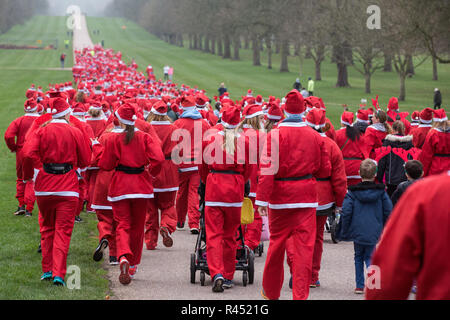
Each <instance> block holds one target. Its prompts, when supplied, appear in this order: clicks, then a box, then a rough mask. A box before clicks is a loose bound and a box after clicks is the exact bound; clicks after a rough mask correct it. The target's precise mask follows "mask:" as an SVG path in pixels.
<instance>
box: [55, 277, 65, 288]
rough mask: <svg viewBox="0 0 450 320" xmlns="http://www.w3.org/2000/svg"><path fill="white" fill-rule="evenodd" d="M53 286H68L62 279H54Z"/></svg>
mask: <svg viewBox="0 0 450 320" xmlns="http://www.w3.org/2000/svg"><path fill="white" fill-rule="evenodd" d="M53 284H54V285H55V286H58V287H65V286H66V283H65V282H64V279H63V278H61V277H55V278H54V279H53Z"/></svg>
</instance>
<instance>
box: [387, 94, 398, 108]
mask: <svg viewBox="0 0 450 320" xmlns="http://www.w3.org/2000/svg"><path fill="white" fill-rule="evenodd" d="M387 109H388V111H398V99H397V98H396V97H392V98H391V99H390V100H389V103H388V107H387Z"/></svg>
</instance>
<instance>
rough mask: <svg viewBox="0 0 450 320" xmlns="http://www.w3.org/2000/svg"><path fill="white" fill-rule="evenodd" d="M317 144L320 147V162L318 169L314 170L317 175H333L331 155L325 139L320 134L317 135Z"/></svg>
mask: <svg viewBox="0 0 450 320" xmlns="http://www.w3.org/2000/svg"><path fill="white" fill-rule="evenodd" d="M316 141H317V144H318V145H319V148H320V160H319V161H320V162H319V163H317V170H316V171H314V172H313V174H314V176H316V177H330V176H331V162H330V160H331V155H330V154H329V152H328V150H327V146H326V143H325V139H323V138H322V137H321V136H320V135H319V134H317V137H316Z"/></svg>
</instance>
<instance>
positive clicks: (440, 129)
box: [419, 109, 450, 177]
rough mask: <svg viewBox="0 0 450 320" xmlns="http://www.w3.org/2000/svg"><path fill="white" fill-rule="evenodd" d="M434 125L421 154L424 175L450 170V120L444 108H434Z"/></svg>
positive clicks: (420, 159)
mask: <svg viewBox="0 0 450 320" xmlns="http://www.w3.org/2000/svg"><path fill="white" fill-rule="evenodd" d="M433 113H434V117H433V121H434V123H435V124H434V127H433V129H431V130H430V132H428V135H427V138H426V140H425V143H424V145H423V148H422V153H421V154H420V156H419V161H420V162H422V164H423V172H424V176H425V177H427V176H432V175H437V174H441V173H443V172H446V171H448V170H450V122H449V121H448V117H447V115H446V113H445V110H444V109H440V110H434V111H433Z"/></svg>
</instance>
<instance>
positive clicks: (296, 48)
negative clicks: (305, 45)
mask: <svg viewBox="0 0 450 320" xmlns="http://www.w3.org/2000/svg"><path fill="white" fill-rule="evenodd" d="M299 55H300V43H299V42H297V43H295V50H294V57H298V56H299Z"/></svg>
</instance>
